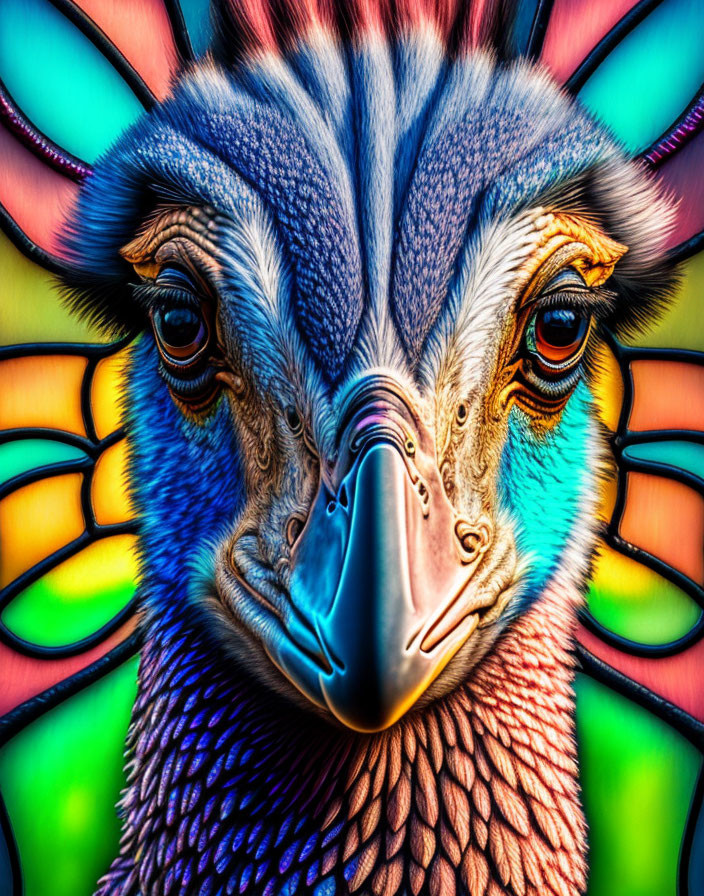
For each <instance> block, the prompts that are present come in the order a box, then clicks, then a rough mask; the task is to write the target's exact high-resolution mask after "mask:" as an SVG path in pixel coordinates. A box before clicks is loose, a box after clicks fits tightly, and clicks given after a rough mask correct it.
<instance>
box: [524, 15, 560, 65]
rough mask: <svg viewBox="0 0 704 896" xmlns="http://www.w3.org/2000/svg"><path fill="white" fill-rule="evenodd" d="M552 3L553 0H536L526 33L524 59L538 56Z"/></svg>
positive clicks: (533, 59)
mask: <svg viewBox="0 0 704 896" xmlns="http://www.w3.org/2000/svg"><path fill="white" fill-rule="evenodd" d="M554 3H555V0H538V3H537V5H536V9H535V15H534V16H533V21H532V23H531V26H530V32H529V34H528V43H527V44H526V47H525V49H524V51H523V53H524V55H525V57H526V59H530V60H531V61H535V60H536V59H538V57H539V56H540V54H541V52H542V49H543V43H544V41H545V34H546V32H547V30H548V24H549V22H550V16H551V15H552V7H553V4H554Z"/></svg>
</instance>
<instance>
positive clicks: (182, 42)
mask: <svg viewBox="0 0 704 896" xmlns="http://www.w3.org/2000/svg"><path fill="white" fill-rule="evenodd" d="M162 2H163V4H164V9H165V10H166V15H167V16H168V18H169V22H170V23H171V31H172V32H173V35H174V43H175V44H176V49H177V50H178V52H179V55H180V57H181V61H182V62H184V63H188V62H193V60H194V59H195V58H196V54H195V53H194V51H193V44H192V43H191V35H190V34H189V33H188V28H187V26H186V19H185V18H184V15H183V10H182V9H181V4H180V3H179V0H162Z"/></svg>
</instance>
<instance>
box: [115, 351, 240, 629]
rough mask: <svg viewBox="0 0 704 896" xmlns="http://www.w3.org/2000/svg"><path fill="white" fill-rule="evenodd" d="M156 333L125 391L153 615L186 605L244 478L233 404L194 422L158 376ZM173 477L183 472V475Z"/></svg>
mask: <svg viewBox="0 0 704 896" xmlns="http://www.w3.org/2000/svg"><path fill="white" fill-rule="evenodd" d="M158 364H159V360H158V352H157V350H156V346H155V344H154V339H153V337H152V336H151V334H145V335H144V336H143V337H142V338H141V339H140V340H139V342H138V343H137V345H136V346H135V348H134V350H133V354H132V358H131V364H130V371H129V377H128V381H129V386H128V392H127V404H128V421H127V423H128V431H129V441H130V447H131V458H130V464H131V468H130V479H131V482H132V494H133V499H134V502H135V505H136V510H137V513H138V516H139V518H140V526H141V528H140V534H141V553H142V558H143V561H142V562H143V566H142V588H143V593H144V595H145V597H146V599H147V605H148V607H149V608H150V609H153V610H155V611H158V612H163V611H166V610H168V609H170V608H171V607H172V606H173V605H174V604H175V603H179V604H180V603H182V602H183V600H184V599H185V596H186V594H187V591H188V584H189V580H190V579H191V578H192V577H193V575H194V572H195V571H196V568H195V564H196V563H197V562H198V560H199V559H200V558H202V557H203V555H204V553H205V552H207V551H210V553H211V554H212V550H213V546H214V545H215V544H216V543H217V540H218V538H219V537H220V536H222V535H224V534H225V531H226V529H227V527H228V526H230V525H231V524H232V521H233V519H235V518H236V515H237V513H238V512H239V510H240V508H241V506H242V504H243V500H244V492H243V487H242V476H241V472H240V463H239V454H238V449H237V445H236V441H235V433H234V427H233V424H232V417H231V413H230V409H229V406H228V404H227V402H226V401H225V400H222V399H221V400H220V401H219V402H218V403H217V405H216V407H215V409H214V410H213V411H212V413H210V414H209V415H208V416H207V417H206V418H205V420H204V421H202V422H198V423H195V422H193V421H190V420H188V419H187V418H186V417H185V416H184V415H183V414H182V413H181V411H180V410H179V409H178V408H177V407H176V405H175V404H174V401H173V399H172V398H171V395H170V394H169V390H168V388H167V386H166V384H165V383H164V381H163V380H162V378H161V376H160V375H159V371H158ZM175 471H178V474H177V475H174V474H175Z"/></svg>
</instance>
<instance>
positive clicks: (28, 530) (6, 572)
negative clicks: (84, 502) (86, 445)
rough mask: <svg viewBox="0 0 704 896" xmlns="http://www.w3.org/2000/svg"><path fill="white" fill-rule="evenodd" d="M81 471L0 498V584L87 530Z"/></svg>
mask: <svg viewBox="0 0 704 896" xmlns="http://www.w3.org/2000/svg"><path fill="white" fill-rule="evenodd" d="M82 479H83V476H82V474H81V473H67V474H66V475H63V476H50V477H49V478H48V479H41V480H40V481H39V482H33V483H31V485H25V486H24V487H23V488H19V489H17V491H14V492H12V493H11V494H9V495H8V496H7V497H6V498H3V500H2V501H0V544H2V556H1V557H0V587H3V588H4V587H5V585H8V584H9V583H10V582H12V581H13V580H14V579H16V578H17V576H19V575H21V574H22V573H23V572H25V571H26V570H28V569H30V567H32V566H34V564H35V563H38V562H39V561H40V560H43V559H44V557H47V556H48V555H49V554H51V553H53V552H54V551H56V550H58V548H60V547H63V546H64V545H65V544H68V543H69V542H70V541H73V539H74V538H78V536H79V535H80V534H81V533H82V532H83V529H84V522H83V512H82V510H81V482H82Z"/></svg>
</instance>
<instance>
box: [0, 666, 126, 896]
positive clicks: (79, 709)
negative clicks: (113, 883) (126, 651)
mask: <svg viewBox="0 0 704 896" xmlns="http://www.w3.org/2000/svg"><path fill="white" fill-rule="evenodd" d="M136 680H137V657H134V658H132V659H130V660H128V662H126V663H125V664H124V665H122V666H120V667H119V668H118V669H116V670H115V671H113V672H111V673H109V674H108V675H106V676H105V678H102V679H101V680H100V681H98V682H96V683H95V684H93V685H91V686H90V687H88V688H86V689H85V690H83V691H81V692H80V693H79V694H77V695H76V696H75V697H71V698H70V699H68V700H66V701H65V702H64V703H61V704H60V705H59V706H57V707H56V708H54V709H52V710H51V711H50V712H48V713H47V714H46V715H44V716H41V718H39V719H38V720H37V721H36V722H33V723H32V724H31V725H29V726H28V727H27V728H25V729H24V730H23V731H21V732H20V733H19V734H18V735H16V736H15V737H14V738H13V739H12V740H11V741H10V742H9V743H8V744H7V745H6V746H5V747H3V749H2V750H1V751H0V789H1V790H2V793H3V797H4V799H5V805H6V807H7V811H8V815H9V817H10V820H11V823H12V829H13V832H14V835H15V841H16V843H17V848H18V852H19V856H20V862H21V865H22V877H23V880H24V891H23V893H24V896H90V894H91V893H93V891H94V889H95V883H96V881H97V880H98V878H99V877H100V876H101V875H102V874H104V873H105V871H107V869H108V866H109V865H110V862H111V860H112V859H113V858H114V857H115V855H117V846H118V839H119V822H118V818H117V814H116V812H115V803H116V801H117V799H118V797H119V794H120V790H121V788H122V787H124V784H125V781H124V774H123V771H122V767H123V761H124V760H123V750H124V741H125V736H126V733H127V726H128V723H129V718H130V712H131V709H132V704H133V702H134V698H135V694H136Z"/></svg>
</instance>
